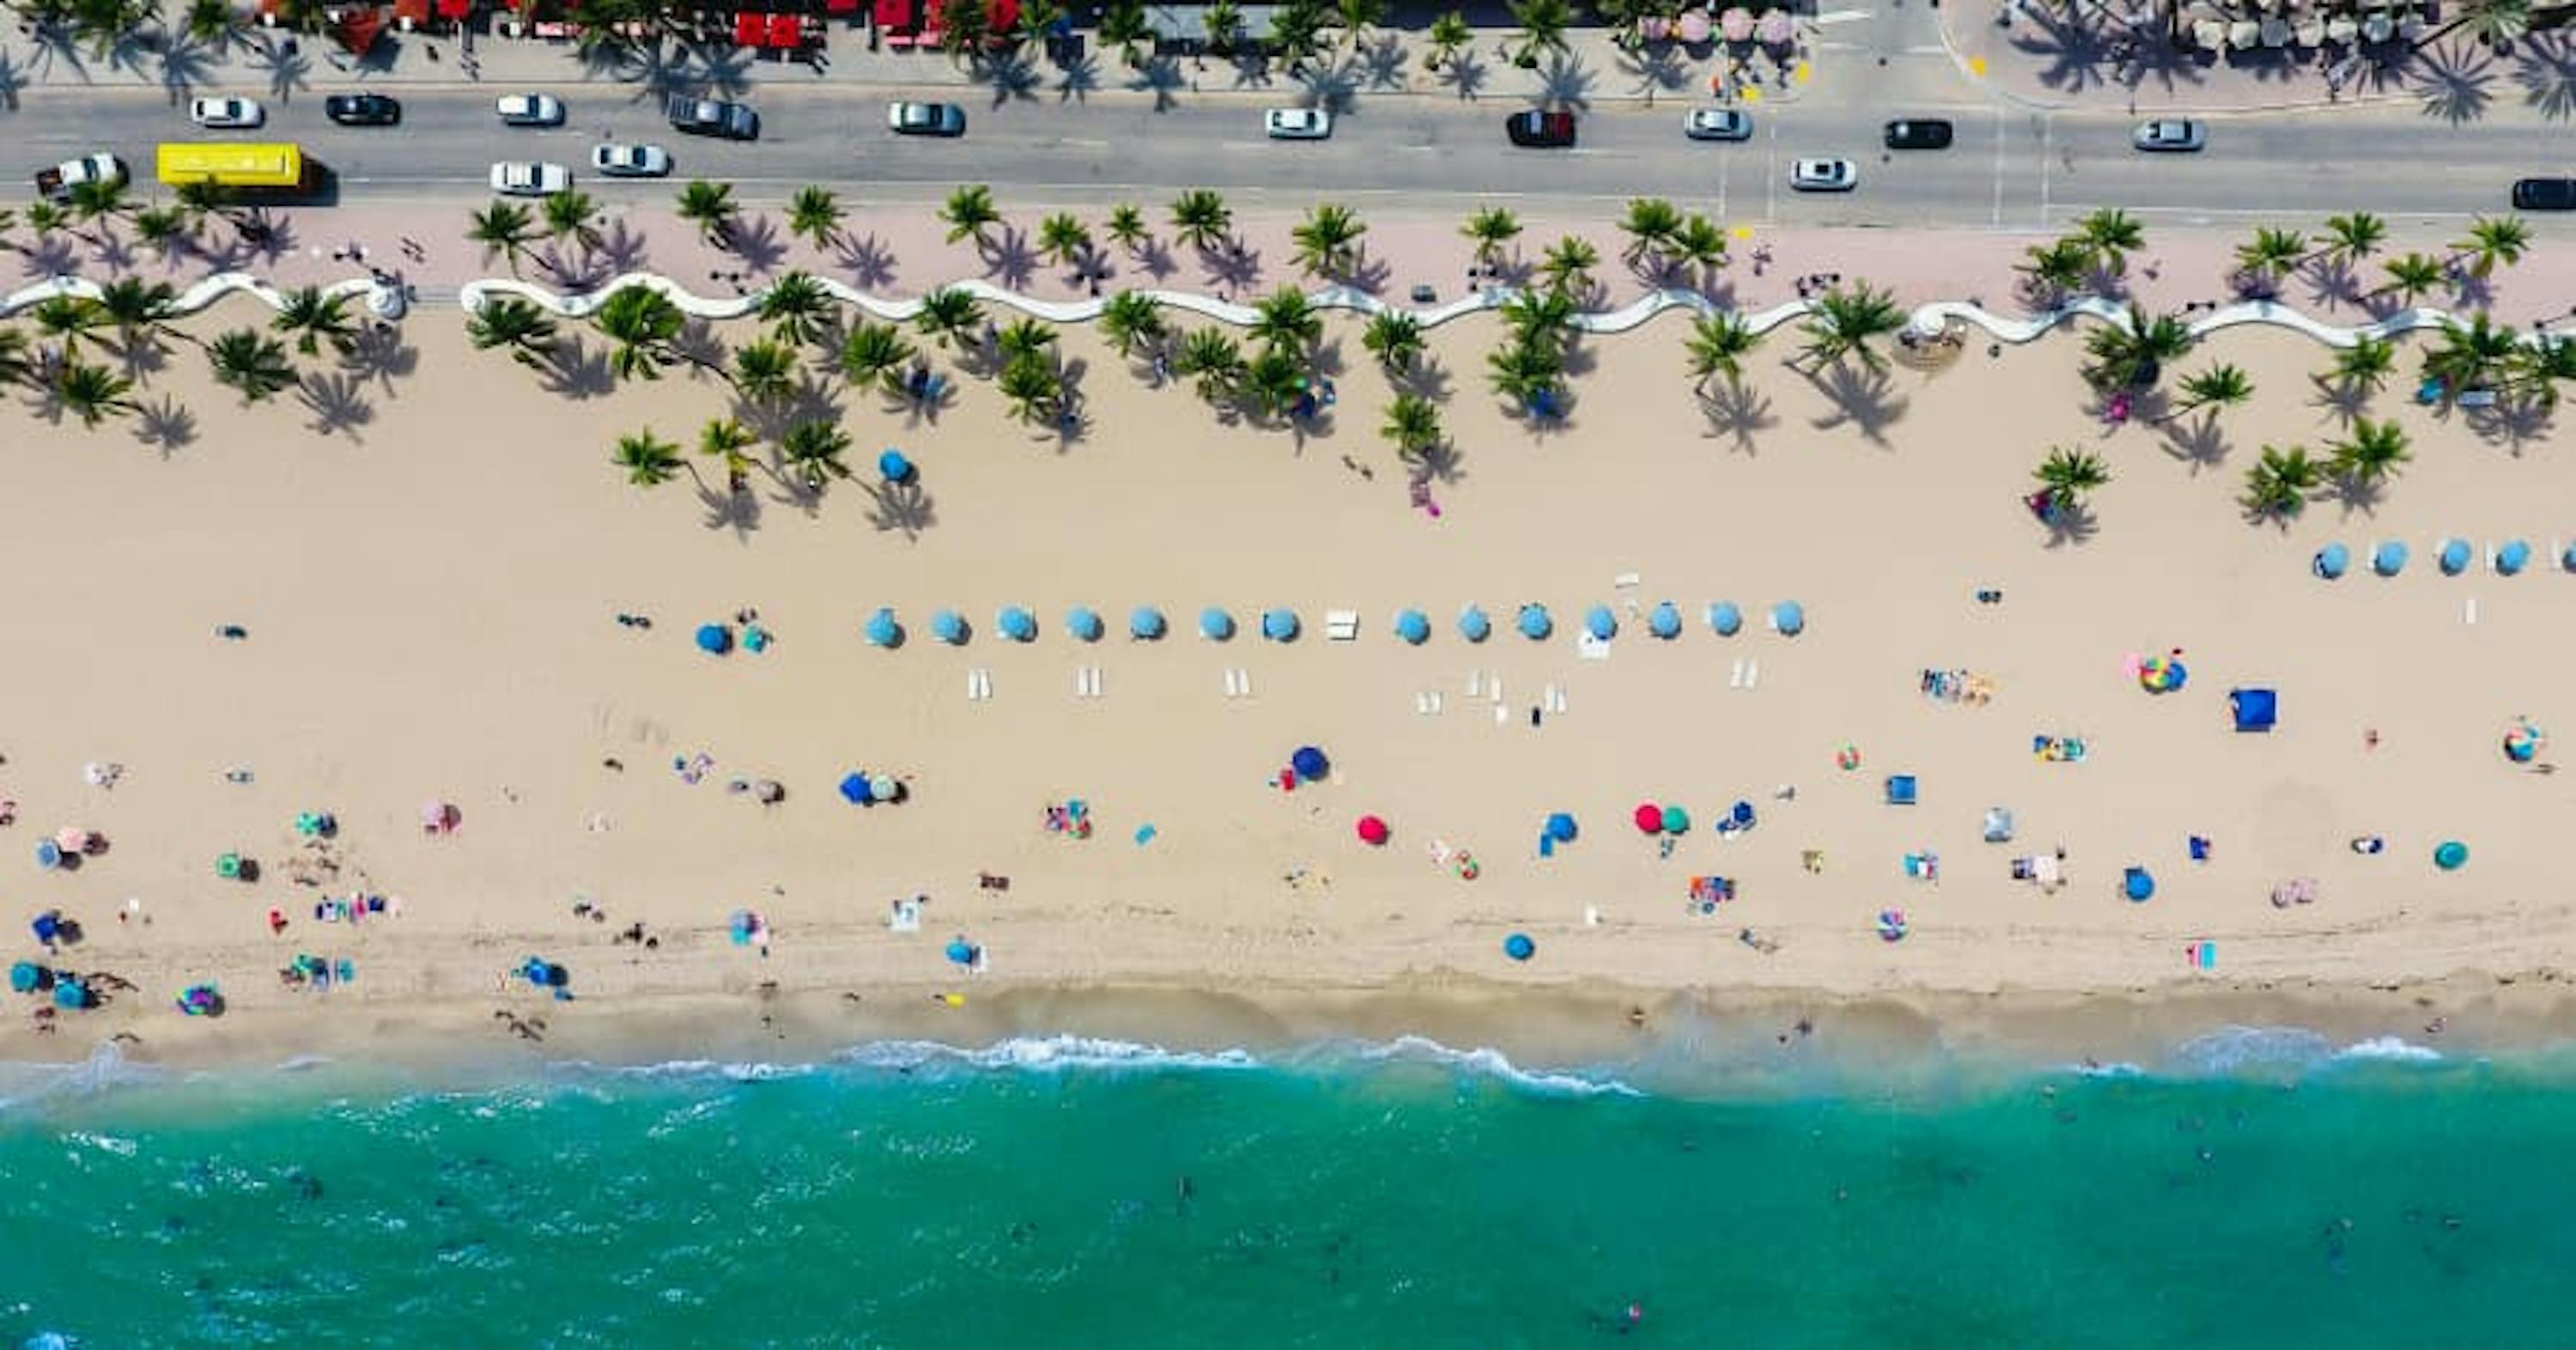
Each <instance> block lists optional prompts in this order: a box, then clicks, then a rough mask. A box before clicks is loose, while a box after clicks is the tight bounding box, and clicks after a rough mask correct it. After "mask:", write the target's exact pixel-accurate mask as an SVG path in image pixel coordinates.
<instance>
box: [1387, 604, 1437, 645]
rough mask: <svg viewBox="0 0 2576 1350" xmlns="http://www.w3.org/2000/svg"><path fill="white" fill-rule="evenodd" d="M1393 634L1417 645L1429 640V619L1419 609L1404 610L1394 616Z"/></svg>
mask: <svg viewBox="0 0 2576 1350" xmlns="http://www.w3.org/2000/svg"><path fill="white" fill-rule="evenodd" d="M1395 635H1396V636H1397V637H1399V638H1401V639H1403V640H1404V641H1406V642H1408V643H1411V644H1412V645H1414V646H1416V647H1419V646H1421V645H1422V644H1423V643H1425V642H1429V641H1430V640H1431V620H1430V619H1429V618H1428V617H1426V616H1425V615H1424V614H1423V612H1422V611H1421V610H1418V609H1408V610H1405V611H1404V612H1403V613H1401V614H1398V615H1396V616H1395Z"/></svg>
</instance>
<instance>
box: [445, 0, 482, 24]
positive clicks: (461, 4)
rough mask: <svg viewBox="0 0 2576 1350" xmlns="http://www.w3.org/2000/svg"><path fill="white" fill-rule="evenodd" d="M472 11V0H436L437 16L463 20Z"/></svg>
mask: <svg viewBox="0 0 2576 1350" xmlns="http://www.w3.org/2000/svg"><path fill="white" fill-rule="evenodd" d="M473 13H474V0H438V17H440V18H442V19H457V20H463V19H465V18H467V17H469V16H471V15H472V14H473Z"/></svg>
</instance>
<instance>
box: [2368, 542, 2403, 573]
mask: <svg viewBox="0 0 2576 1350" xmlns="http://www.w3.org/2000/svg"><path fill="white" fill-rule="evenodd" d="M2370 570H2371V571H2374V572H2377V573H2378V574H2380V575H2381V576H2383V577H2393V576H2395V575H2397V574H2398V573H2400V572H2403V571H2405V570H2406V545H2404V544H2402V543H2400V542H2398V541H2397V540H2394V539H2391V540H2389V541H2388V542H2387V543H2384V544H2381V545H2380V546H2379V547H2378V548H2376V549H2373V550H2371V554H2370Z"/></svg>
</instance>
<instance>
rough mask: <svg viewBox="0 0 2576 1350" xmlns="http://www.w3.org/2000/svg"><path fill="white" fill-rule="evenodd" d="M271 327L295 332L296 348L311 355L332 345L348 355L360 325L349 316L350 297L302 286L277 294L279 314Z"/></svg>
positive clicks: (334, 349)
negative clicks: (324, 346)
mask: <svg viewBox="0 0 2576 1350" xmlns="http://www.w3.org/2000/svg"><path fill="white" fill-rule="evenodd" d="M268 326H269V327H271V328H273V329H276V330H277V331H278V332H281V333H293V334H295V350H297V351H299V352H302V353H304V354H305V355H306V356H312V355H314V354H315V353H317V352H319V351H321V350H322V344H323V343H324V342H328V343H330V344H331V350H333V351H335V352H338V353H339V354H340V355H342V356H347V355H348V354H349V351H350V349H351V348H352V347H354V346H356V345H357V337H358V325H357V323H356V321H354V320H352V319H351V318H350V317H349V297H348V296H345V295H325V294H323V293H322V288H321V287H319V286H299V287H297V288H295V289H294V290H291V291H288V292H286V293H285V294H283V295H281V296H279V297H278V306H277V317H276V318H274V319H271V320H269V324H268Z"/></svg>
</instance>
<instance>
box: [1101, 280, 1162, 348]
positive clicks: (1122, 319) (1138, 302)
mask: <svg viewBox="0 0 2576 1350" xmlns="http://www.w3.org/2000/svg"><path fill="white" fill-rule="evenodd" d="M1164 333H1165V329H1164V325H1163V302H1162V301H1160V300H1157V299H1155V298H1154V297H1152V296H1150V295H1147V294H1145V293H1144V292H1142V291H1120V292H1119V293H1117V294H1116V295H1113V296H1111V297H1109V299H1108V300H1106V301H1105V302H1103V303H1102V304H1101V306H1100V335H1101V336H1102V337H1104V338H1107V339H1108V340H1109V345H1110V346H1112V347H1115V348H1117V349H1118V354H1119V355H1120V356H1122V357H1127V356H1133V355H1135V354H1136V349H1137V348H1138V347H1143V348H1145V349H1146V350H1148V351H1154V350H1159V349H1160V348H1161V346H1162V344H1163V337H1164Z"/></svg>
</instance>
